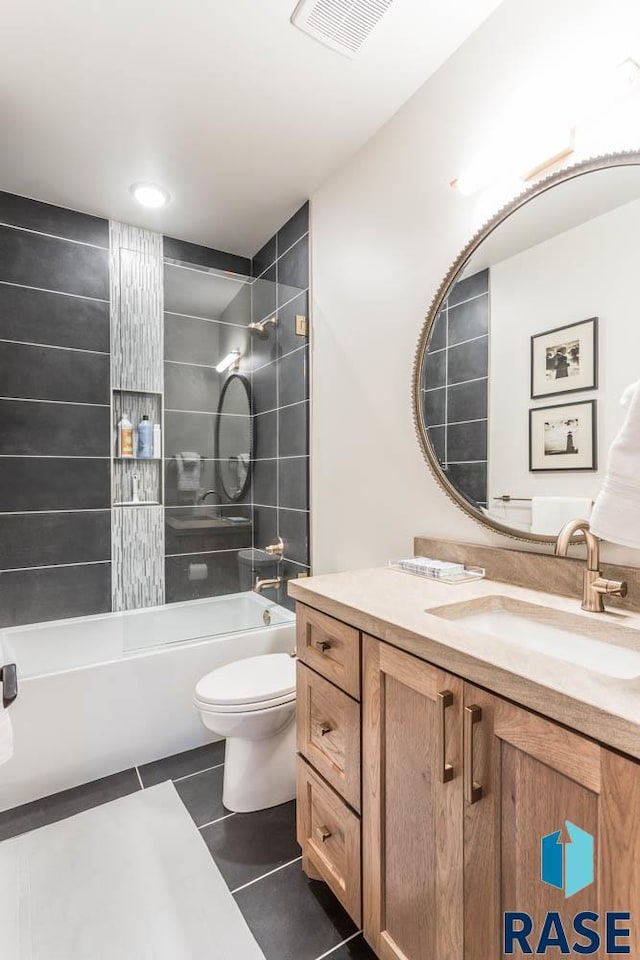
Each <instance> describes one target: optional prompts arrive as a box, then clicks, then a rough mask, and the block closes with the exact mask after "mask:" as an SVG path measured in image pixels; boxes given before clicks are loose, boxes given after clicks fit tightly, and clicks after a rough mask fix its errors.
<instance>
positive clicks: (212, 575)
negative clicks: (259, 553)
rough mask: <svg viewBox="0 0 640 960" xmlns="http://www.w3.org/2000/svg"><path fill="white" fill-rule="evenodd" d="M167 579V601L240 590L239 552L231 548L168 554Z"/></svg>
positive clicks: (198, 597) (217, 595)
mask: <svg viewBox="0 0 640 960" xmlns="http://www.w3.org/2000/svg"><path fill="white" fill-rule="evenodd" d="M205 567H206V571H205ZM165 581H166V600H167V603H177V602H179V601H180V600H199V599H200V598H201V597H219V596H222V595H223V594H228V593H238V592H239V590H240V578H239V573H238V555H237V553H236V552H235V551H230V552H229V553H209V554H192V555H186V556H182V557H167V558H166V560H165Z"/></svg>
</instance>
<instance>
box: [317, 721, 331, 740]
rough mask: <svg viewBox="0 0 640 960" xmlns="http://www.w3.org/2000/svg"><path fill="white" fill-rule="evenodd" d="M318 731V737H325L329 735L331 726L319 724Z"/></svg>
mask: <svg viewBox="0 0 640 960" xmlns="http://www.w3.org/2000/svg"><path fill="white" fill-rule="evenodd" d="M318 730H319V731H320V736H321V737H325V736H326V735H327V734H328V733H331V724H330V723H319V724H318Z"/></svg>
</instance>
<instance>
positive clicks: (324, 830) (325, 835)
mask: <svg viewBox="0 0 640 960" xmlns="http://www.w3.org/2000/svg"><path fill="white" fill-rule="evenodd" d="M316 833H317V834H318V836H319V837H320V840H321V841H322V843H325V842H326V841H327V840H328V839H329V837H330V836H331V830H329V828H328V827H318V828H317V830H316Z"/></svg>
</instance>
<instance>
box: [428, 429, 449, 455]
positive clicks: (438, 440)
mask: <svg viewBox="0 0 640 960" xmlns="http://www.w3.org/2000/svg"><path fill="white" fill-rule="evenodd" d="M427 432H428V434H429V438H430V440H431V444H432V446H433V449H434V451H435V454H436V456H437V458H438V460H439V461H440V462H441V463H444V454H445V450H444V432H445V427H429V429H428V431H427Z"/></svg>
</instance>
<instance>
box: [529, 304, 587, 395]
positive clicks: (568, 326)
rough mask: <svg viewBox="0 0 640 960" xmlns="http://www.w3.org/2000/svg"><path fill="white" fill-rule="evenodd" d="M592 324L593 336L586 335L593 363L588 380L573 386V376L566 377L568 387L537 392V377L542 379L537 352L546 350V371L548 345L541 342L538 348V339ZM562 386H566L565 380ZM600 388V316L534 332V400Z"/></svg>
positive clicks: (532, 368) (532, 376)
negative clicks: (538, 368) (538, 370)
mask: <svg viewBox="0 0 640 960" xmlns="http://www.w3.org/2000/svg"><path fill="white" fill-rule="evenodd" d="M589 325H591V328H592V329H591V337H586V338H585V339H587V340H588V341H589V342H590V349H591V364H590V376H589V377H588V378H587V379H586V381H584V380H583V381H582V382H581V383H580V385H579V386H577V387H576V386H572V383H571V377H569V376H567V377H566V383H567V389H556V390H548V391H546V392H540V391H538V392H536V379H538V381H539V380H540V376H539V375H538V378H536V373H537V369H536V365H537V364H538V365H539V364H540V357H539V356H537V353H538V352H539V351H540V349H541V350H543V351H545V371H546V347H545V346H544V344H541V345H540V347H539V348H538V351H537V350H536V341H540V340H541V339H542V338H547V337H551V336H555V335H557V334H562V333H566V331H568V330H574V329H575V330H579V328H580V327H586V326H589ZM561 386H564V380H563V383H562V385H561ZM597 389H598V317H589V318H588V319H587V320H578V321H577V322H576V323H567V324H565V325H564V326H562V327H554V328H553V329H551V330H543V331H541V332H540V333H534V334H533V336H532V337H531V399H532V400H543V399H545V398H548V397H558V396H563V397H564V396H566V395H567V394H569V393H583V392H584V391H586V390H597Z"/></svg>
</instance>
